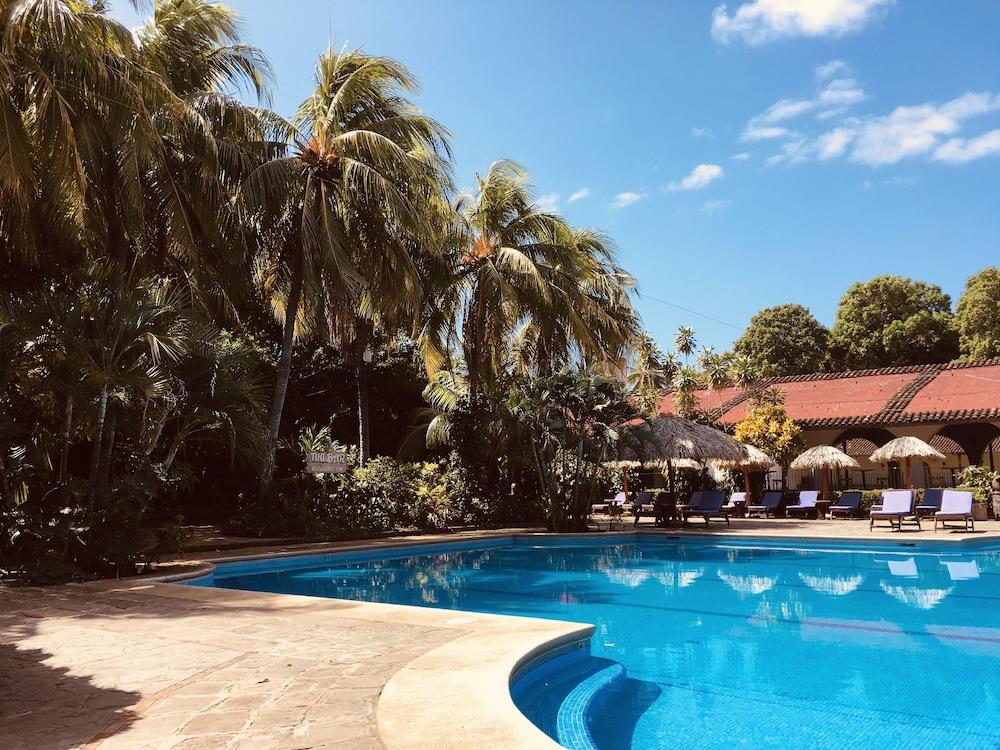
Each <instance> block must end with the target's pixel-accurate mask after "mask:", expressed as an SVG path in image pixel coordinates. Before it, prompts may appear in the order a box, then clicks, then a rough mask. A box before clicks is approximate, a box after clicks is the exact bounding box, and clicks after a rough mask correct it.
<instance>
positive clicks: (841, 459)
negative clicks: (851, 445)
mask: <svg viewBox="0 0 1000 750" xmlns="http://www.w3.org/2000/svg"><path fill="white" fill-rule="evenodd" d="M860 467H861V465H860V464H859V463H858V462H857V461H855V460H854V459H853V458H851V457H850V456H848V455H847V454H846V453H844V451H842V450H840V448H834V447H833V446H832V445H817V446H816V447H815V448H810V449H809V450H807V451H805V452H804V453H802V454H800V455H799V456H798V457H797V458H796V459H795V460H794V461H792V468H793V469H822V470H823V494H822V495H821V498H822V499H824V500H825V499H826V497H827V492H828V487H829V474H830V469H858V468H860Z"/></svg>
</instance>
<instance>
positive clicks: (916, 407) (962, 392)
mask: <svg viewBox="0 0 1000 750" xmlns="http://www.w3.org/2000/svg"><path fill="white" fill-rule="evenodd" d="M981 411H1000V365H997V366H994V367H975V368H972V367H968V368H962V369H956V370H945V371H943V372H941V373H940V374H938V376H937V377H936V378H934V379H933V380H932V381H931V382H930V383H928V384H927V385H925V386H924V387H923V388H922V389H920V392H919V393H917V394H916V395H915V396H914V397H913V398H912V399H911V400H910V403H909V404H907V406H906V409H904V411H903V413H904V414H906V415H921V414H938V413H941V412H981Z"/></svg>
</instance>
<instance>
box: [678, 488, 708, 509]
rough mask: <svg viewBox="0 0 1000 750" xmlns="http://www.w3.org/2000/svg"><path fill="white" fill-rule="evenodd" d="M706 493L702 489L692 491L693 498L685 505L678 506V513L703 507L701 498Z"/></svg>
mask: <svg viewBox="0 0 1000 750" xmlns="http://www.w3.org/2000/svg"><path fill="white" fill-rule="evenodd" d="M704 495H705V493H704V492H703V491H702V490H698V491H696V492H692V493H691V498H690V499H689V500H688V501H687V502H686V503H684V504H683V505H678V506H677V511H678V513H683V512H684V511H686V510H698V508H699V507H701V499H702V497H704Z"/></svg>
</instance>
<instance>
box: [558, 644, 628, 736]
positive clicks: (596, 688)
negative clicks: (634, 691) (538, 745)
mask: <svg viewBox="0 0 1000 750" xmlns="http://www.w3.org/2000/svg"><path fill="white" fill-rule="evenodd" d="M624 679H625V667H623V666H622V665H621V664H612V665H611V666H609V667H605V668H604V669H602V670H600V671H598V672H595V673H594V674H592V675H591V676H590V677H588V678H587V679H585V680H583V681H582V682H581V683H580V684H578V685H577V686H576V687H574V688H573V690H571V691H570V693H569V695H567V696H566V698H565V700H563V702H562V704H561V705H560V706H559V713H558V714H557V716H556V739H557V740H558V741H559V744H560V745H562V746H563V747H565V748H568V749H569V750H597V745H596V744H595V743H594V738H593V736H592V735H591V734H590V729H589V728H588V726H587V715H588V714H589V713H590V707H591V706H592V705H593V703H594V700H595V699H596V698H597V696H598V695H599V694H600V693H601V692H602V691H604V690H606V689H608V688H609V687H612V686H613V685H615V684H616V683H618V682H620V681H621V680H624Z"/></svg>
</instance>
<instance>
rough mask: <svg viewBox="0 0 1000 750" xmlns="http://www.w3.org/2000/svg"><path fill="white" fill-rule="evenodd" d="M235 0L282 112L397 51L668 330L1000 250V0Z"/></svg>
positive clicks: (936, 278) (827, 301) (483, 157)
mask: <svg viewBox="0 0 1000 750" xmlns="http://www.w3.org/2000/svg"><path fill="white" fill-rule="evenodd" d="M115 4H116V5H117V6H119V7H118V8H117V9H116V14H117V15H119V17H121V18H122V19H123V20H124V21H126V23H129V24H130V25H134V24H135V23H137V18H136V16H135V13H134V12H133V11H132V10H131V9H130V8H129V6H128V4H127V3H126V2H124V0H119V1H118V2H117V3H115ZM229 4H231V5H232V6H234V7H235V8H236V9H237V11H238V12H239V14H240V15H241V16H242V17H243V19H244V21H245V28H246V39H247V41H249V42H251V43H253V44H256V45H258V46H260V47H261V48H263V50H264V51H265V52H266V53H267V54H268V56H269V57H270V59H271V61H272V63H273V64H274V67H275V69H276V72H277V77H278V86H277V90H276V92H275V96H274V106H275V108H276V109H277V110H278V111H279V112H281V113H282V114H289V113H290V112H291V111H292V110H293V109H294V108H295V106H296V105H297V103H298V102H299V101H300V100H301V99H303V98H304V97H305V96H306V95H307V93H308V92H309V89H310V87H311V80H312V78H311V77H312V69H313V65H314V63H315V60H316V57H317V56H318V55H319V53H320V52H321V51H322V50H323V49H325V48H326V46H327V44H328V43H330V42H332V43H333V44H334V45H335V46H338V47H339V46H341V45H347V46H349V47H363V48H364V49H365V50H366V51H368V52H369V53H373V54H383V55H389V56H392V57H395V58H397V59H399V60H401V61H402V62H404V63H405V64H406V65H407V66H408V67H409V68H410V69H411V70H412V71H413V72H414V73H415V74H416V76H417V77H418V78H419V79H420V81H421V82H422V85H423V91H422V93H421V95H420V96H419V98H418V103H419V104H420V106H421V107H422V108H423V109H424V110H425V111H426V112H427V113H429V114H431V115H433V116H434V117H436V118H437V119H439V120H440V121H441V122H443V123H444V124H445V125H446V126H447V127H448V128H449V129H451V131H452V132H453V134H454V147H455V155H456V169H457V180H458V183H459V184H460V185H463V186H466V185H470V184H471V183H472V180H473V179H474V175H475V174H476V172H477V171H478V172H482V171H483V170H485V169H486V168H487V167H488V166H489V164H490V163H491V162H492V161H493V160H495V159H497V158H500V157H504V158H510V159H514V160H516V161H518V162H520V163H521V164H523V165H524V166H525V167H526V168H527V169H528V171H529V172H530V173H531V175H532V181H533V183H534V185H535V187H536V189H537V192H538V194H539V196H541V197H542V198H541V201H542V203H543V204H544V205H546V206H548V207H551V208H552V209H553V210H558V211H560V212H561V213H562V214H563V215H564V216H566V218H567V219H568V220H569V221H571V222H573V223H575V224H581V225H590V226H596V227H600V228H602V229H604V230H606V231H607V232H608V233H609V234H610V235H611V237H612V238H613V239H614V240H615V242H616V244H617V245H618V248H619V253H620V257H621V259H622V262H623V263H624V265H625V266H626V267H627V268H628V269H629V270H630V271H631V272H632V273H633V274H635V276H636V277H637V278H638V280H639V285H640V294H641V296H640V298H639V300H638V307H639V310H640V312H641V313H642V316H643V321H644V324H645V325H646V327H647V328H648V329H649V330H650V331H651V332H652V333H653V335H654V336H655V337H656V338H657V339H658V340H659V341H660V343H661V345H662V346H663V347H664V348H665V349H669V348H671V347H672V340H673V333H674V331H675V330H676V328H677V327H678V326H679V325H692V326H694V327H695V329H696V331H697V332H698V337H699V341H700V342H701V343H705V344H711V345H714V346H716V347H717V348H719V349H725V348H727V347H729V346H730V345H731V343H732V341H733V340H734V339H735V338H736V337H738V336H739V334H740V331H741V329H742V328H743V327H744V326H745V325H746V323H747V321H748V320H749V318H750V316H751V315H752V314H753V313H754V312H756V311H757V310H758V309H760V308H761V307H765V306H769V305H775V304H781V303H785V302H800V303H802V304H804V305H806V306H807V307H809V308H810V309H811V310H812V311H813V313H814V314H815V315H816V316H817V317H818V318H819V319H820V320H821V321H822V322H824V323H826V324H827V325H829V324H832V322H833V317H834V314H835V312H836V306H837V301H838V300H839V298H840V296H841V294H842V293H843V292H844V290H845V289H846V288H847V286H848V285H849V284H850V283H851V282H853V281H857V280H864V279H868V278H871V277H872V276H875V275H878V274H882V273H899V274H905V275H909V276H912V277H914V278H918V279H921V280H925V281H931V282H934V283H938V284H940V285H941V286H942V287H943V288H944V289H945V291H946V292H948V293H950V294H951V295H952V297H953V299H955V300H957V297H958V294H959V293H960V292H961V290H962V288H963V285H964V282H965V279H966V278H967V277H968V276H969V275H970V274H972V273H974V272H976V271H977V270H979V269H980V268H982V267H984V266H987V265H991V264H992V265H997V264H1000V180H998V177H1000V44H998V43H997V41H996V40H997V39H998V37H1000V3H998V2H996V1H995V0H962V2H948V3H946V2H934V1H932V0H895V2H894V1H893V0H736V2H730V3H729V4H728V5H727V6H720V5H719V4H718V2H717V0H709V1H708V2H696V1H695V0H683V1H682V0H674V1H673V2H659V1H657V2H653V1H650V2H632V3H613V2H596V1H595V2H590V1H585V0H579V1H576V2H574V1H571V0H530V1H524V0H506V1H505V2H468V1H466V0H427V1H426V2H413V1H412V0H392V1H390V0H367V1H362V0H350V1H347V2H345V1H342V0H287V1H286V2H275V1H274V0H230V3H229ZM653 298H655V300H663V301H664V302H667V303H670V304H664V302H658V301H655V300H654V299H653ZM680 308H685V309H680ZM696 313H697V314H696Z"/></svg>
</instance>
